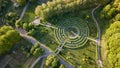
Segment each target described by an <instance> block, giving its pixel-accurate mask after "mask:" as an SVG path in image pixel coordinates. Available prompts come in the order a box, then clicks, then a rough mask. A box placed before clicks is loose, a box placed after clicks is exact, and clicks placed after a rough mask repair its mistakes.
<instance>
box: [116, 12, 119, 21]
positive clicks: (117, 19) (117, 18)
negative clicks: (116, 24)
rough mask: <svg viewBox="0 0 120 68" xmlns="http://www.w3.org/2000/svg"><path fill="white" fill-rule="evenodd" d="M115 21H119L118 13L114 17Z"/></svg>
mask: <svg viewBox="0 0 120 68" xmlns="http://www.w3.org/2000/svg"><path fill="white" fill-rule="evenodd" d="M115 21H120V13H118V14H117V15H116V16H115Z"/></svg>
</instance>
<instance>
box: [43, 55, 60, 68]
mask: <svg viewBox="0 0 120 68" xmlns="http://www.w3.org/2000/svg"><path fill="white" fill-rule="evenodd" d="M45 65H46V66H47V67H48V66H49V67H52V68H56V67H57V66H58V65H59V60H58V59H57V58H56V57H55V56H54V55H49V56H48V57H47V59H46V63H45Z"/></svg>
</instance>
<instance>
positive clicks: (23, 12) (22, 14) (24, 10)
mask: <svg viewBox="0 0 120 68" xmlns="http://www.w3.org/2000/svg"><path fill="white" fill-rule="evenodd" d="M29 4H30V2H29V1H28V2H27V4H26V5H25V7H24V9H23V11H22V13H21V15H20V18H19V19H20V20H21V19H22V18H23V16H24V14H25V12H26V10H27V8H28V6H29Z"/></svg>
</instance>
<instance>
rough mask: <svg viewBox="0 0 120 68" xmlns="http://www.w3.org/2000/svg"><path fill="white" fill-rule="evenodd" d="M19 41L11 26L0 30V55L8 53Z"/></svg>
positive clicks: (17, 34) (18, 36)
mask: <svg viewBox="0 0 120 68" xmlns="http://www.w3.org/2000/svg"><path fill="white" fill-rule="evenodd" d="M19 40H20V35H19V33H18V32H17V31H15V30H14V29H13V28H12V27H11V26H3V27H1V28H0V55H1V54H4V53H6V52H8V51H9V50H10V49H11V48H12V47H13V45H14V44H15V43H16V42H18V41H19Z"/></svg>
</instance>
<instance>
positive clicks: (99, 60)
mask: <svg viewBox="0 0 120 68" xmlns="http://www.w3.org/2000/svg"><path fill="white" fill-rule="evenodd" d="M100 6H101V4H98V5H97V7H95V8H94V9H93V10H92V12H91V14H92V18H93V20H94V22H95V23H96V26H97V31H98V34H97V35H98V36H97V41H96V44H97V52H98V59H97V60H98V61H97V62H98V63H99V65H100V68H102V67H103V66H102V61H101V50H100V36H101V30H100V26H99V24H98V22H97V20H96V19H95V16H94V12H95V10H96V9H98V8H99V7H100Z"/></svg>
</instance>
